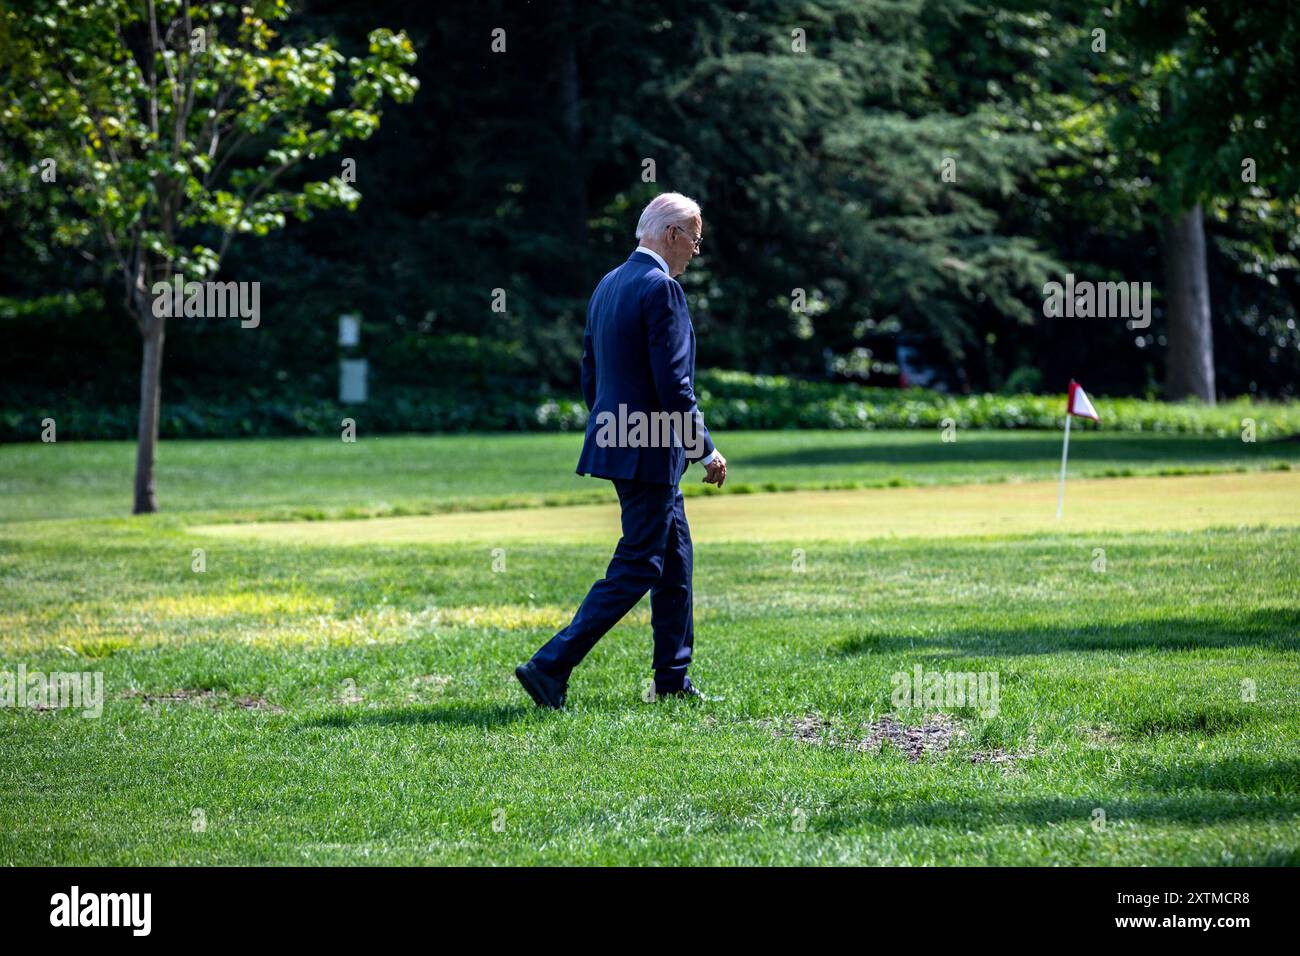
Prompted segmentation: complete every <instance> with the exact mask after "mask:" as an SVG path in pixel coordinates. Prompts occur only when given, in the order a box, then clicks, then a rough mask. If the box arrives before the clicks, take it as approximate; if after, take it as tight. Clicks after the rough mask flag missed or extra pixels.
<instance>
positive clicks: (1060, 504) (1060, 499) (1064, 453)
mask: <svg viewBox="0 0 1300 956" xmlns="http://www.w3.org/2000/svg"><path fill="white" fill-rule="evenodd" d="M1070 417H1071V416H1070V413H1069V412H1066V413H1065V444H1064V445H1062V446H1061V490H1060V492H1059V493H1058V494H1057V496H1056V520H1057V521H1060V520H1061V511H1062V509H1064V508H1065V459H1066V458H1068V457H1069V455H1070Z"/></svg>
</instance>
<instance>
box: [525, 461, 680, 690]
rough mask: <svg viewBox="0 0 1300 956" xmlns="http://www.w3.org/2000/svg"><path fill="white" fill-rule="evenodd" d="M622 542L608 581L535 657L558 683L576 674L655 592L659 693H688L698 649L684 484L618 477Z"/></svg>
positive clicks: (602, 582)
mask: <svg viewBox="0 0 1300 956" xmlns="http://www.w3.org/2000/svg"><path fill="white" fill-rule="evenodd" d="M614 488H615V489H616V490H617V491H618V501H619V505H620V506H621V507H622V525H623V536H622V537H621V538H620V539H619V542H618V547H616V548H615V549H614V557H613V558H612V559H611V560H610V562H609V567H608V568H607V569H606V571H605V576H604V577H603V578H601V579H600V580H599V581H597V582H596V583H595V584H593V585H592V586H591V590H590V591H588V592H587V596H586V598H584V599H583V602H582V605H581V606H580V607H579V608H578V612H577V614H575V615H574V616H573V620H572V621H571V622H570V623H569V625H568V627H566V628H564V629H563V630H562V631H560V632H559V633H558V634H556V635H555V636H554V637H553V638H551V639H550V640H549V641H547V642H546V644H544V645H543V646H542V648H541V649H540V650H539V651H538V652H537V653H536V654H534V655H533V663H535V664H536V665H537V666H538V667H539V668H541V670H542V671H543V672H544V673H546V674H549V675H550V676H551V677H554V678H555V679H556V680H559V681H562V682H566V683H567V682H568V679H569V672H570V671H572V670H573V669H574V668H575V667H577V666H578V664H579V663H580V662H581V661H582V659H583V658H584V657H586V656H587V652H588V651H590V650H591V649H592V648H593V647H594V646H595V645H596V642H597V641H598V640H600V639H601V638H602V637H604V635H605V632H606V631H608V630H609V629H610V628H611V627H613V626H614V625H615V624H617V623H618V622H619V621H620V620H621V619H622V617H623V616H624V615H625V614H627V612H628V611H630V610H632V608H634V607H635V606H636V605H637V602H638V601H640V600H641V598H642V597H644V596H645V593H646V591H649V592H650V628H651V630H652V631H653V632H654V673H655V687H656V690H657V692H658V693H668V692H671V691H677V690H681V689H682V687H683V686H684V684H685V681H686V668H687V667H688V666H689V665H690V663H691V649H692V647H693V646H694V644H695V627H694V614H693V607H692V600H691V570H692V564H693V556H692V551H691V529H690V527H689V526H688V525H687V523H686V507H685V501H684V499H683V497H682V492H681V488H680V487H679V486H677V485H667V484H654V483H652V482H648V481H630V480H622V479H614Z"/></svg>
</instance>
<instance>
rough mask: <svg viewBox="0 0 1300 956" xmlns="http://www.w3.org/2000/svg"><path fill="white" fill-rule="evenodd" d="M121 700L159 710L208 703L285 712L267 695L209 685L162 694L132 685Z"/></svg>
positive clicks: (120, 695) (210, 704) (213, 705)
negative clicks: (234, 693) (231, 691)
mask: <svg viewBox="0 0 1300 956" xmlns="http://www.w3.org/2000/svg"><path fill="white" fill-rule="evenodd" d="M118 699H119V700H138V701H140V703H141V705H142V706H143V707H145V709H147V710H157V709H160V708H162V707H163V706H166V705H168V704H185V703H188V704H191V705H207V706H210V707H221V706H224V705H230V706H234V707H238V708H240V709H241V710H257V711H264V712H266V713H272V714H279V713H283V712H284V708H283V707H277V706H276V705H275V704H272V703H270V702H269V701H268V700H267V699H266V698H265V697H258V696H257V695H256V694H243V695H240V696H238V697H231V696H230V694H229V693H228V692H226V691H224V690H212V689H211V688H208V687H198V688H182V689H180V690H173V691H167V692H165V693H161V694H147V693H145V692H144V691H142V690H139V689H138V688H135V687H132V688H131V689H129V690H124V691H122V693H120V694H118Z"/></svg>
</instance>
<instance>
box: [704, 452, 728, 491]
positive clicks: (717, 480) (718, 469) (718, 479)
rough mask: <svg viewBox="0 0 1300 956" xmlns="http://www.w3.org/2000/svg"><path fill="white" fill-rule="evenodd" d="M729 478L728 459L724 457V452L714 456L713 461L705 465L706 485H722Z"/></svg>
mask: <svg viewBox="0 0 1300 956" xmlns="http://www.w3.org/2000/svg"><path fill="white" fill-rule="evenodd" d="M726 480H727V459H725V458H723V457H722V452H718V453H717V454H715V455H714V456H713V461H711V462H709V463H708V464H707V465H705V466H704V483H705V484H706V485H717V486H718V487H719V488H721V487H722V483H723V482H724V481H726Z"/></svg>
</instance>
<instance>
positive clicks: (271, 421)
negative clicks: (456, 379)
mask: <svg viewBox="0 0 1300 956" xmlns="http://www.w3.org/2000/svg"><path fill="white" fill-rule="evenodd" d="M484 374H485V377H484V378H483V379H482V380H481V381H484V382H491V383H493V384H491V385H490V386H487V387H483V388H479V389H469V390H466V389H464V388H461V387H455V386H453V387H448V386H445V385H444V386H432V387H431V386H429V385H422V386H420V385H409V384H380V385H378V386H376V387H373V388H372V393H371V398H370V401H369V402H368V403H366V404H364V405H341V404H339V403H338V402H336V401H333V400H332V399H320V398H310V397H307V396H303V395H300V394H294V393H293V392H292V391H290V390H283V389H281V390H275V389H269V388H266V387H262V386H248V387H245V388H243V389H241V391H240V392H239V393H238V394H231V395H229V396H226V397H224V398H223V399H222V400H221V401H212V400H209V399H204V398H203V397H202V396H199V395H194V396H191V397H182V398H179V399H177V400H174V401H171V402H168V403H167V404H166V405H165V406H164V408H163V412H162V417H161V422H160V434H161V435H162V436H163V437H166V438H221V437H231V436H270V435H337V434H338V432H339V429H340V422H341V421H342V419H343V418H345V417H348V418H353V419H354V420H356V422H357V423H358V428H359V429H360V430H361V431H362V432H363V433H365V434H394V433H402V432H442V433H447V432H468V431H483V432H491V431H542V432H558V431H571V432H581V431H582V429H583V428H584V427H585V426H586V422H587V410H586V407H585V406H584V405H583V404H582V402H581V401H579V400H576V399H573V398H571V397H569V396H568V395H566V394H564V393H554V392H547V391H544V390H537V389H536V388H535V387H533V386H531V385H530V384H529V383H527V382H518V381H515V382H513V383H511V382H508V381H504V380H500V379H497V378H495V377H488V376H486V373H484ZM698 391H699V395H700V400H701V403H702V405H703V407H704V408H705V409H706V410H707V421H708V422H709V426H710V428H711V429H713V430H714V431H715V432H716V433H717V436H718V440H719V442H725V439H724V437H723V436H725V435H726V433H727V431H734V430H737V429H747V430H748V429H758V430H772V429H837V430H850V431H852V430H860V431H870V430H875V429H895V428H905V429H916V428H921V429H936V428H938V427H940V426H942V425H943V424H944V423H945V422H946V421H947V420H952V422H954V423H955V425H956V427H958V428H961V429H1026V428H1028V429H1036V428H1060V427H1062V425H1063V423H1064V407H1065V399H1064V396H1063V395H1027V394H1020V395H994V394H982V395H949V394H944V393H940V392H933V391H927V390H925V389H919V388H912V389H904V390H899V389H889V388H870V387H865V386H860V385H852V384H849V385H842V384H833V383H829V382H808V381H803V380H799V379H793V378H787V377H784V376H779V375H752V374H749V373H746V372H732V371H721V370H706V371H702V372H701V373H700V376H699V387H698ZM1094 400H1095V404H1096V406H1097V410H1098V412H1099V413H1100V414H1101V416H1102V419H1103V423H1102V425H1100V426H1096V425H1093V424H1092V423H1091V422H1087V423H1085V422H1084V421H1083V420H1081V419H1080V420H1076V422H1075V426H1074V427H1076V428H1086V429H1094V428H1099V429H1100V430H1101V431H1108V432H1114V431H1119V432H1168V433H1178V434H1191V435H1212V436H1216V437H1220V438H1223V437H1233V436H1239V435H1240V434H1241V433H1242V429H1243V427H1244V426H1243V420H1244V419H1247V418H1249V419H1251V420H1253V421H1254V423H1255V434H1256V437H1257V438H1258V439H1259V440H1261V441H1267V440H1270V439H1274V438H1282V437H1285V436H1288V435H1294V434H1300V402H1294V401H1292V402H1285V403H1278V402H1260V401H1252V400H1251V399H1246V398H1243V399H1237V400H1234V401H1231V402H1224V403H1220V404H1219V405H1218V406H1216V407H1201V406H1198V405H1186V404H1170V403H1167V402H1157V401H1150V400H1145V399H1135V398H1105V397H1096V396H1094ZM4 406H5V407H4V409H3V411H0V442H13V441H34V440H36V439H38V438H39V437H40V431H41V424H40V423H41V421H42V419H44V418H46V417H47V416H48V417H51V418H54V419H55V420H56V421H57V422H58V426H59V435H60V437H61V438H63V439H67V440H75V441H85V440H93V439H114V438H118V439H120V438H129V437H130V436H132V435H133V434H134V429H135V424H136V417H137V414H138V408H137V407H136V406H135V405H134V404H131V403H126V402H123V403H119V404H113V403H107V402H103V401H99V400H94V401H89V400H83V399H81V398H79V397H78V396H77V395H76V394H75V393H65V394H63V395H61V396H58V397H56V398H42V399H39V400H36V401H29V400H15V399H12V398H11V399H8V400H6V401H5V403H4Z"/></svg>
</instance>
